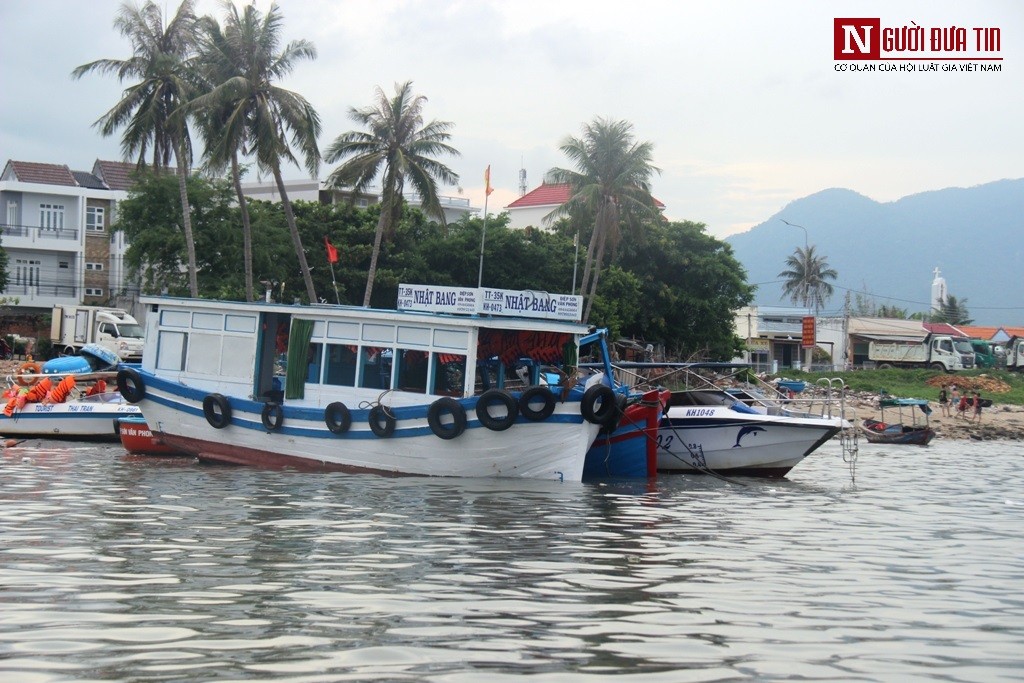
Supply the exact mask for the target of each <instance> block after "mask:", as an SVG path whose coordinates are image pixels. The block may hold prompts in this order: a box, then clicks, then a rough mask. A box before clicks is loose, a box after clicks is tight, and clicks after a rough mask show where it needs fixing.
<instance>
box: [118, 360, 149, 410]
mask: <svg viewBox="0 0 1024 683" xmlns="http://www.w3.org/2000/svg"><path fill="white" fill-rule="evenodd" d="M117 390H118V391H119V392H121V396H123V397H124V400H126V401H128V402H129V403H138V402H139V401H141V400H142V399H143V398H145V397H146V383H145V382H143V381H142V375H140V374H139V373H138V371H137V370H133V369H132V368H124V369H123V370H118V371H117Z"/></svg>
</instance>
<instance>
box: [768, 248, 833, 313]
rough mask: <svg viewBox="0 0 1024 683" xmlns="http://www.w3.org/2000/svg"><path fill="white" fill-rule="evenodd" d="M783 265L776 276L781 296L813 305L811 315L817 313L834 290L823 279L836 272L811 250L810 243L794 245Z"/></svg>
mask: <svg viewBox="0 0 1024 683" xmlns="http://www.w3.org/2000/svg"><path fill="white" fill-rule="evenodd" d="M786 267H787V269H786V270H784V271H782V272H781V273H779V275H778V277H781V278H783V280H784V282H783V285H782V295H783V296H788V297H789V298H790V300H791V301H792V302H793V303H800V304H803V305H804V306H805V307H806V308H813V309H814V313H815V315H817V314H818V313H820V312H821V309H822V308H824V307H825V303H826V302H827V301H828V299H829V298H830V297H831V296H832V293H833V291H834V290H833V288H832V285H831V284H830V283H829V282H827V281H828V280H835V279H836V278H837V277H839V273H837V272H836V270H835V269H834V268H830V267H829V265H828V259H827V258H826V257H824V256H821V255H819V254H817V253H816V252H815V250H814V245H813V244H812V245H810V246H808V247H802V248H801V247H797V248H796V251H795V252H793V254H792V255H791V256H789V257H788V258H787V259H786Z"/></svg>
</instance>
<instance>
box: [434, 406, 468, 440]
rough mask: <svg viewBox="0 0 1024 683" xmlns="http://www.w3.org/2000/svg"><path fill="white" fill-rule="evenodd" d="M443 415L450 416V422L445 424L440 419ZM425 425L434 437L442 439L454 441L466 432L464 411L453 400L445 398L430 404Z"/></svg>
mask: <svg viewBox="0 0 1024 683" xmlns="http://www.w3.org/2000/svg"><path fill="white" fill-rule="evenodd" d="M445 413H449V414H450V415H451V416H452V421H451V423H449V424H445V423H444V422H443V421H442V420H441V418H442V417H443V416H444V414H445ZM427 424H429V425H430V431H432V432H434V435H435V436H438V437H440V438H442V439H446V440H447V439H454V438H455V437H457V436H460V435H461V434H462V433H463V432H464V431H466V409H465V408H463V407H462V404H461V403H459V402H458V401H456V400H455V399H454V398H451V397H448V396H445V397H443V398H439V399H437V400H436V401H434V402H433V403H431V404H430V408H429V409H428V410H427Z"/></svg>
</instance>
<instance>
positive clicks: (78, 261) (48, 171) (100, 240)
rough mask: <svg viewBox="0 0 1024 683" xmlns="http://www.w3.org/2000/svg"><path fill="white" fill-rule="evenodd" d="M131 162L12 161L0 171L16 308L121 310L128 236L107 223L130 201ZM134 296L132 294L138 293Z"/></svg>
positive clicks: (2, 226) (2, 233)
mask: <svg viewBox="0 0 1024 683" xmlns="http://www.w3.org/2000/svg"><path fill="white" fill-rule="evenodd" d="M133 168H134V167H133V166H132V165H131V164H123V163H121V162H111V161H99V160H98V161H96V163H95V164H94V165H93V169H92V170H91V171H89V172H86V171H72V170H71V169H69V168H68V167H67V166H66V165H61V164H46V163H37V162H24V161H8V162H7V163H6V164H5V166H4V168H3V172H2V173H0V207H2V211H3V214H0V221H2V222H0V239H2V245H3V248H4V250H5V251H6V252H7V257H8V263H7V275H8V277H7V287H6V289H5V290H3V291H0V296H3V297H10V298H15V299H17V304H15V305H14V306H13V308H14V309H25V310H29V309H38V310H50V309H52V307H53V306H54V305H71V304H81V303H85V304H111V303H115V302H116V303H118V304H119V305H122V304H123V302H121V301H120V300H119V299H120V298H121V297H123V296H124V294H125V285H126V283H125V271H124V251H125V247H126V245H125V243H124V237H123V236H122V235H121V234H120V233H117V234H113V233H112V232H111V230H110V226H111V225H112V224H113V223H114V221H115V220H116V217H117V205H118V202H120V201H122V200H123V199H125V198H127V196H128V193H127V189H128V188H127V184H128V178H129V174H130V172H131V169H133ZM133 294H134V292H133Z"/></svg>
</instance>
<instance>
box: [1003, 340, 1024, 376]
mask: <svg viewBox="0 0 1024 683" xmlns="http://www.w3.org/2000/svg"><path fill="white" fill-rule="evenodd" d="M1004 349H1005V350H1006V369H1007V370H1015V371H1017V372H1024V337H1013V338H1011V339H1010V341H1008V342H1006V345H1005V346H1004Z"/></svg>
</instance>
